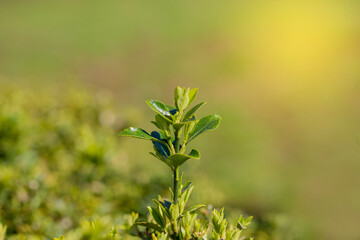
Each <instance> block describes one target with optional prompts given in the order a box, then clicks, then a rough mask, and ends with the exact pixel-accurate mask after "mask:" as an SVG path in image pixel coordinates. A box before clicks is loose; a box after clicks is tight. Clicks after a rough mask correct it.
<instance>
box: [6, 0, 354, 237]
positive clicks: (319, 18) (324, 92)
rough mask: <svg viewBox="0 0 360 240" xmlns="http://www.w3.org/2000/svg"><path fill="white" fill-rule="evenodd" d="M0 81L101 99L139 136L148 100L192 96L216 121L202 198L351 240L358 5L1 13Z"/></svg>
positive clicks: (18, 8) (310, 232)
mask: <svg viewBox="0 0 360 240" xmlns="http://www.w3.org/2000/svg"><path fill="white" fill-rule="evenodd" d="M0 79H1V81H2V82H4V83H6V82H11V83H13V84H14V83H15V84H16V85H17V86H18V87H22V88H27V87H29V86H33V85H34V86H36V84H41V85H48V86H54V87H56V86H57V84H58V83H63V82H68V83H72V82H82V83H84V84H85V85H86V86H88V87H89V88H92V89H93V90H95V91H110V92H112V93H113V94H114V95H115V97H116V100H117V103H118V105H119V106H120V108H123V109H125V108H130V107H134V108H136V109H137V110H135V113H132V114H137V116H138V120H136V122H134V123H133V124H137V125H139V126H145V128H150V127H151V126H150V124H148V123H147V120H148V119H149V118H150V117H151V116H152V115H151V114H152V113H151V111H150V110H148V109H147V110H146V111H145V110H144V109H145V108H146V105H145V99H150V98H155V99H159V100H161V101H164V102H169V103H170V102H171V101H172V95H173V89H174V87H175V86H176V85H179V86H186V87H192V88H194V87H198V88H199V89H200V90H199V97H198V98H199V99H198V101H201V100H206V101H207V102H208V106H207V109H206V110H202V112H201V113H202V114H204V115H205V114H207V113H218V114H219V115H221V116H222V117H223V120H222V123H221V126H220V128H219V130H218V131H216V132H214V133H211V134H209V135H207V137H204V138H202V140H200V141H199V140H196V144H198V145H200V146H199V150H200V151H201V152H202V159H201V160H200V161H199V162H197V163H195V166H192V167H191V168H189V169H187V170H188V171H190V173H187V177H189V178H190V177H191V178H194V177H196V179H197V180H195V181H194V182H195V185H196V187H197V188H199V189H201V188H204V187H205V186H206V184H208V183H209V182H211V183H212V184H214V185H215V186H216V188H217V189H219V191H220V192H221V193H216V194H215V193H206V194H207V195H206V194H205V195H204V196H203V198H204V199H205V200H206V199H211V200H212V201H215V204H218V205H220V204H225V205H227V206H236V207H240V208H245V209H248V210H249V211H250V212H254V213H256V212H264V211H265V212H266V211H268V212H275V213H282V214H284V215H286V216H288V217H289V219H290V222H291V224H293V225H294V227H296V229H297V230H298V231H299V232H301V233H302V234H303V235H304V239H359V238H360V233H359V230H358V226H359V223H360V191H359V183H360V140H359V135H360V92H359V90H360V1H356V0H353V1H351V0H338V1H332V0H330V1H315V0H314V1H214V0H210V1H165V0H163V1H136V0H134V1H115V0H106V1H95V0H92V1H69V0H65V1H9V0H8V1H1V3H0ZM124 142H125V144H126V145H127V147H126V148H124V149H129V150H130V151H129V152H128V153H127V154H128V158H129V159H134V161H138V163H139V166H140V167H143V168H149V167H150V168H151V167H152V168H154V169H153V170H154V171H153V172H151V174H154V173H158V174H163V173H161V172H163V171H166V170H164V169H165V168H159V165H160V164H158V163H157V162H155V163H154V162H152V163H153V164H151V165H149V166H145V165H142V161H147V162H149V161H150V156H149V155H148V153H147V152H148V151H150V150H151V149H150V146H149V145H147V144H146V143H144V144H142V143H138V142H137V141H134V140H126V141H125V140H124ZM194 143H195V142H194ZM139 147H141V148H143V149H145V150H144V151H143V152H140V151H131V150H132V149H138V148H139ZM151 161H153V160H152V159H151ZM152 165H153V166H152ZM201 179H206V181H205V180H201ZM212 194H213V195H212ZM217 194H218V195H217ZM199 198H201V196H200V197H199ZM255 217H256V215H255Z"/></svg>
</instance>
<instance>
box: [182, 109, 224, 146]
mask: <svg viewBox="0 0 360 240" xmlns="http://www.w3.org/2000/svg"><path fill="white" fill-rule="evenodd" d="M220 120H221V117H220V116H219V115H217V114H213V115H209V116H206V117H203V118H202V119H200V120H199V122H198V123H197V124H196V126H195V128H194V130H193V131H192V132H191V133H190V134H189V138H188V141H187V143H188V142H190V141H191V140H193V139H194V138H196V137H197V136H199V135H200V134H202V133H204V132H207V131H209V130H214V129H216V128H217V127H218V126H219V124H220Z"/></svg>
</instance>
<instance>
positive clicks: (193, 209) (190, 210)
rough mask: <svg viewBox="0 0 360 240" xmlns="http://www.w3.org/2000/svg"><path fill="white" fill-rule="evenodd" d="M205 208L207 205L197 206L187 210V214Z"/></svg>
mask: <svg viewBox="0 0 360 240" xmlns="http://www.w3.org/2000/svg"><path fill="white" fill-rule="evenodd" d="M203 207H206V205H204V204H196V205H194V206H192V207H190V208H188V209H186V210H185V212H194V211H196V210H198V209H200V208H203Z"/></svg>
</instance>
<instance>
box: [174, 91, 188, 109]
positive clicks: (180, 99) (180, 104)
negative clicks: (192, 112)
mask: <svg viewBox="0 0 360 240" xmlns="http://www.w3.org/2000/svg"><path fill="white" fill-rule="evenodd" d="M189 91H190V89H189V88H181V87H176V88H175V106H176V107H177V109H179V111H180V112H182V111H183V110H184V109H185V108H186V107H187V106H188V105H189Z"/></svg>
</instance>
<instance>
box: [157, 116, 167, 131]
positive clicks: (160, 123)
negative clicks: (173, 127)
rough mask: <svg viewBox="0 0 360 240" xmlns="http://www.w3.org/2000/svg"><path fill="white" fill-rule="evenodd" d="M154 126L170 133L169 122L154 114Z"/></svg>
mask: <svg viewBox="0 0 360 240" xmlns="http://www.w3.org/2000/svg"><path fill="white" fill-rule="evenodd" d="M155 121H156V126H157V127H158V128H159V129H161V130H164V131H170V129H169V122H168V121H167V120H165V119H164V118H163V117H162V116H161V115H159V114H156V116H155Z"/></svg>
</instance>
